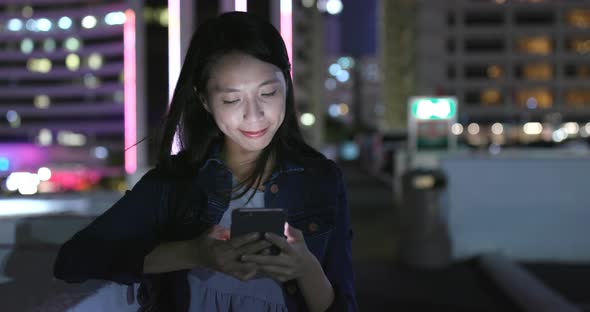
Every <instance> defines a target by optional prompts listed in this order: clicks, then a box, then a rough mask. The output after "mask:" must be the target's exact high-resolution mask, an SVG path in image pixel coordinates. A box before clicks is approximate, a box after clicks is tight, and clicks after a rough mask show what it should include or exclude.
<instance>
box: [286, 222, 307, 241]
mask: <svg viewBox="0 0 590 312" xmlns="http://www.w3.org/2000/svg"><path fill="white" fill-rule="evenodd" d="M285 236H287V242H289V243H294V242H299V241H302V240H304V238H303V232H301V231H300V230H299V229H297V228H294V227H292V226H291V225H290V224H289V223H287V222H285Z"/></svg>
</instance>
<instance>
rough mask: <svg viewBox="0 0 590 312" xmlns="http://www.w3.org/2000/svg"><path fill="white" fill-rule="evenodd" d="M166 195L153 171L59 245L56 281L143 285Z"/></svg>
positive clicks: (55, 266) (159, 179) (155, 243)
mask: <svg viewBox="0 0 590 312" xmlns="http://www.w3.org/2000/svg"><path fill="white" fill-rule="evenodd" d="M163 192H164V183H163V182H162V181H161V178H159V177H158V175H157V173H156V171H155V170H151V171H150V172H148V173H147V174H146V175H144V177H142V179H141V180H140V181H139V182H138V183H137V184H136V185H135V187H134V188H133V190H131V191H128V192H127V193H126V194H125V195H124V196H123V197H122V198H121V199H120V200H119V201H117V203H115V204H114V205H113V206H112V207H111V208H110V209H109V210H107V211H106V212H105V213H104V214H102V215H101V216H99V217H98V218H96V219H95V220H94V221H93V222H92V223H90V225H88V226H87V227H86V228H84V229H82V230H81V231H79V232H78V233H76V234H75V235H74V236H73V237H72V238H71V239H70V240H68V241H67V242H66V243H65V244H63V245H62V246H61V248H60V251H59V253H58V255H57V259H56V261H55V264H54V276H55V277H56V278H58V279H62V280H65V281H67V282H83V281H86V280H88V279H103V280H112V281H115V282H118V283H121V284H132V283H136V282H139V280H140V278H141V275H142V274H143V266H144V257H145V256H146V255H147V254H148V253H150V252H151V251H152V250H153V249H154V248H155V247H156V245H157V243H158V237H157V227H158V225H159V224H161V222H163V220H161V219H162V215H164V214H163V213H162V211H161V209H162V207H166V206H165V205H164V204H165V203H164V202H163V201H165V200H166V198H165V197H166V196H163V195H164V193H163Z"/></svg>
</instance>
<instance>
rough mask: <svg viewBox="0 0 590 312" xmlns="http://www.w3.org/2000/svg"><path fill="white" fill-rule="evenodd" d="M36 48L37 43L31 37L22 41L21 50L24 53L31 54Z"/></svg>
mask: <svg viewBox="0 0 590 312" xmlns="http://www.w3.org/2000/svg"><path fill="white" fill-rule="evenodd" d="M34 48H35V43H34V42H33V40H31V39H30V38H25V39H23V41H21V42H20V51H21V52H22V53H24V54H30V53H31V52H33V49H34Z"/></svg>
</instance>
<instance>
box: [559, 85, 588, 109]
mask: <svg viewBox="0 0 590 312" xmlns="http://www.w3.org/2000/svg"><path fill="white" fill-rule="evenodd" d="M565 103H566V104H567V105H568V106H590V90H585V89H570V90H567V91H566V92H565Z"/></svg>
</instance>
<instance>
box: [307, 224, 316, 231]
mask: <svg viewBox="0 0 590 312" xmlns="http://www.w3.org/2000/svg"><path fill="white" fill-rule="evenodd" d="M307 229H308V230H309V231H310V232H311V233H315V232H317V230H318V224H317V223H313V222H312V223H310V224H308V225H307Z"/></svg>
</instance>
